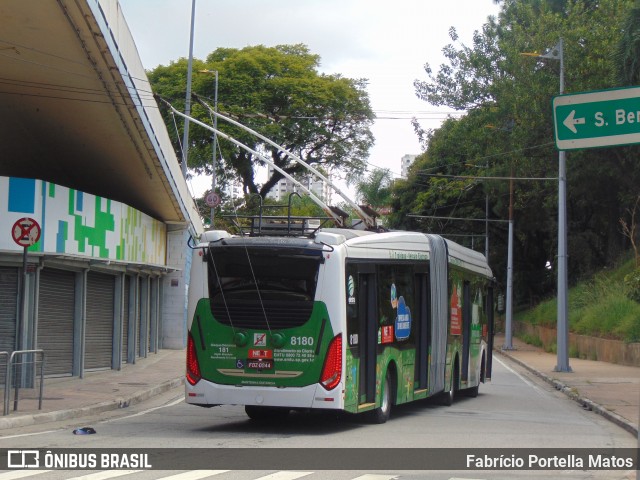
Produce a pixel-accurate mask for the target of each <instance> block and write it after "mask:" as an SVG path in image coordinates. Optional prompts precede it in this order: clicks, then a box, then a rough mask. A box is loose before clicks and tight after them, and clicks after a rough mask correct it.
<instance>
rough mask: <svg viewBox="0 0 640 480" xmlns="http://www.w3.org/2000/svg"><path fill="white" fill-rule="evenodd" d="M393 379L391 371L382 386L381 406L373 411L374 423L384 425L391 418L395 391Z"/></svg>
mask: <svg viewBox="0 0 640 480" xmlns="http://www.w3.org/2000/svg"><path fill="white" fill-rule="evenodd" d="M394 390H395V389H394V385H393V379H392V376H391V373H390V372H389V370H387V374H386V375H385V377H384V383H383V384H382V395H381V398H380V406H379V407H378V408H376V409H375V410H373V412H371V413H372V419H373V422H374V423H378V424H382V423H385V422H386V421H387V420H389V417H390V416H391V405H392V403H393V401H392V397H391V396H392V393H393V391H394Z"/></svg>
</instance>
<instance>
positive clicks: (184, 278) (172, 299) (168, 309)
mask: <svg viewBox="0 0 640 480" xmlns="http://www.w3.org/2000/svg"><path fill="white" fill-rule="evenodd" d="M189 237H190V235H189V232H188V230H187V229H186V228H185V229H180V230H174V231H170V232H168V233H167V266H168V267H171V268H175V269H176V270H175V271H174V272H172V273H169V274H168V275H166V276H165V277H164V279H163V281H164V288H163V292H164V294H163V298H162V338H161V344H160V347H161V348H170V349H181V348H185V347H186V345H187V298H188V295H187V294H188V291H189V276H190V274H191V259H192V250H191V249H190V248H188V246H187V242H188V241H189Z"/></svg>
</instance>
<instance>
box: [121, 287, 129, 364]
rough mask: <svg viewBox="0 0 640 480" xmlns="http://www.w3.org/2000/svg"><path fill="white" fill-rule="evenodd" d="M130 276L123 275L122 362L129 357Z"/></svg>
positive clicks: (125, 361)
mask: <svg viewBox="0 0 640 480" xmlns="http://www.w3.org/2000/svg"><path fill="white" fill-rule="evenodd" d="M130 290H131V277H130V276H129V275H125V276H124V295H123V297H122V298H123V303H124V309H123V313H122V363H127V361H128V359H129V315H130V312H131V305H129V300H130V298H131V292H130Z"/></svg>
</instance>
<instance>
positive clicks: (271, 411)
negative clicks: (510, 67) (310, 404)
mask: <svg viewBox="0 0 640 480" xmlns="http://www.w3.org/2000/svg"><path fill="white" fill-rule="evenodd" d="M244 411H245V413H246V414H247V416H248V417H249V418H250V419H251V420H254V421H256V422H274V421H279V420H284V419H285V418H287V416H288V415H289V409H288V408H283V407H259V406H257V405H245V407H244Z"/></svg>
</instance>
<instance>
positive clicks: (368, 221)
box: [193, 94, 376, 228]
mask: <svg viewBox="0 0 640 480" xmlns="http://www.w3.org/2000/svg"><path fill="white" fill-rule="evenodd" d="M193 97H194V98H195V99H196V100H197V101H198V103H200V104H201V105H202V106H203V107H205V108H207V109H208V110H209V111H210V112H211V113H212V114H213V115H214V116H215V117H217V118H221V119H222V120H225V121H227V122H229V123H231V124H232V125H235V126H237V127H240V128H242V129H243V130H245V131H247V132H249V133H250V134H252V135H254V136H256V137H258V138H259V139H260V140H264V141H265V142H267V143H268V144H269V145H271V146H272V147H275V148H277V149H278V151H280V152H282V153H284V154H285V155H287V156H288V157H289V158H291V159H293V160H294V161H295V162H297V163H298V164H300V165H302V166H303V167H305V168H306V169H307V170H309V171H310V172H311V173H313V174H314V175H315V176H316V177H318V178H320V179H321V180H323V181H324V182H326V183H327V184H328V185H329V186H330V187H331V188H332V189H333V190H334V191H335V192H336V193H337V194H338V195H340V196H341V197H342V198H343V199H344V201H345V202H347V203H348V204H349V206H350V207H351V208H353V209H354V210H355V212H356V214H357V215H358V217H360V219H361V220H362V221H363V222H364V223H365V225H366V226H367V227H369V228H375V227H376V219H375V217H372V216H371V215H369V214H368V213H366V212H365V211H364V210H363V209H362V208H361V207H360V206H359V205H357V204H356V203H355V202H353V200H351V199H350V198H349V197H348V196H347V195H346V194H345V193H344V192H342V190H340V189H339V188H338V187H337V186H336V185H335V184H334V183H333V182H331V180H329V179H328V178H327V177H325V176H324V175H323V174H322V172H320V171H318V170H317V169H315V168H314V167H312V166H311V165H309V164H308V163H307V162H305V161H304V160H302V159H301V158H300V157H298V156H297V155H295V154H293V153H292V152H290V151H289V150H287V149H285V148H284V147H283V146H281V145H278V144H277V143H275V142H274V141H272V140H270V139H269V138H267V137H265V136H264V135H262V134H260V133H258V132H256V131H255V130H253V129H251V128H249V127H247V126H245V125H243V124H241V123H240V122H237V121H236V120H233V119H232V118H229V117H227V116H225V115H222V114H220V113H218V112H216V111H215V109H213V108H211V106H210V105H209V104H208V103H207V102H205V101H204V100H202V99H201V98H200V97H199V96H198V95H195V94H194V95H193Z"/></svg>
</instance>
